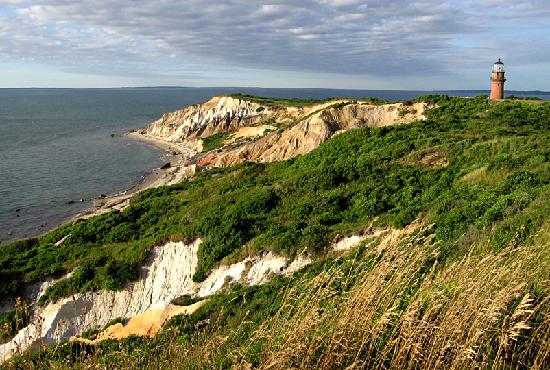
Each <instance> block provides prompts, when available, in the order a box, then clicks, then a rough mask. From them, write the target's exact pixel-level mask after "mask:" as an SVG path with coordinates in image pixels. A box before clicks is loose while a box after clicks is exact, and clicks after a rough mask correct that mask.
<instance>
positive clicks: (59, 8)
mask: <svg viewBox="0 0 550 370" xmlns="http://www.w3.org/2000/svg"><path fill="white" fill-rule="evenodd" d="M548 4H549V2H548V1H546V0H541V1H530V2H522V1H507V0H491V1H487V2H481V3H480V2H474V1H472V2H471V3H470V2H467V1H466V2H465V1H435V0H421V1H413V2H411V1H405V0H394V1H384V0H277V1H271V2H252V1H244V0H226V1H199V0H188V1H179V2H174V1H168V0H156V1H143V0H104V1H101V2H91V1H86V2H75V1H68V0H44V1H41V2H40V3H39V5H37V4H36V3H33V2H27V1H24V0H0V61H2V60H3V61H34V62H40V63H50V64H54V65H58V66H61V67H62V68H64V69H66V70H69V71H75V72H78V71H79V70H86V71H87V72H91V73H118V74H124V73H128V74H135V73H144V74H152V75H154V74H159V73H160V74H162V73H167V71H168V72H169V73H172V74H178V73H187V74H200V73H201V71H202V72H203V73H207V71H205V70H204V69H205V66H208V67H209V68H231V67H234V68H255V69H260V70H261V69H265V70H292V71H306V72H319V73H340V74H365V75H369V74H370V75H378V76H394V77H399V76H404V75H407V76H411V75H413V76H423V75H434V74H436V75H437V74H444V73H449V72H451V73H452V72H453V68H454V67H453V65H452V63H450V62H449V61H450V60H453V58H456V57H460V58H461V59H462V60H464V61H465V62H464V63H465V64H468V63H476V62H477V61H481V60H485V63H486V60H487V58H489V59H490V60H492V59H493V58H494V57H496V56H498V55H501V54H499V52H500V50H499V48H507V52H508V53H514V52H517V54H518V55H519V58H521V59H522V60H523V61H524V62H535V61H534V60H533V58H534V57H535V56H536V57H537V58H539V59H538V60H537V62H548V61H550V55H549V54H548V53H540V52H537V51H536V50H529V49H528V48H526V47H525V45H524V44H522V43H521V42H520V39H521V35H523V34H525V33H527V34H528V35H532V36H533V37H538V42H539V45H540V47H539V48H537V49H538V50H541V49H544V48H546V50H548V47H550V40H549V39H548V35H546V37H544V35H545V32H547V31H546V30H547V27H546V26H544V24H545V21H547V19H548V16H549V15H550V5H548ZM503 25H506V27H502V26H503ZM527 25H537V26H536V27H534V29H530V28H529V26H527ZM537 27H538V28H537ZM502 30H505V31H502ZM518 35H519V36H518ZM510 48H512V50H511V49H510ZM540 58H542V59H543V60H542V61H541V60H540Z"/></svg>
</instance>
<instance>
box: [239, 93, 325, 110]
mask: <svg viewBox="0 0 550 370" xmlns="http://www.w3.org/2000/svg"><path fill="white" fill-rule="evenodd" d="M230 96H231V97H232V98H235V99H242V100H247V101H250V102H253V103H258V104H260V105H263V106H266V107H272V108H282V107H308V106H311V105H316V104H320V103H324V102H326V101H329V100H332V99H324V100H319V99H297V98H292V99H285V98H272V97H264V96H256V95H249V94H232V95H230Z"/></svg>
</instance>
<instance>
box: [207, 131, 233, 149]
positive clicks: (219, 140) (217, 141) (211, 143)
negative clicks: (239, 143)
mask: <svg viewBox="0 0 550 370" xmlns="http://www.w3.org/2000/svg"><path fill="white" fill-rule="evenodd" d="M230 135H231V132H218V133H217V134H214V135H210V136H207V137H205V138H203V139H202V152H203V153H206V152H209V151H211V150H214V149H218V148H221V147H222V146H223V142H224V141H225V139H227V138H228V137H229V136H230Z"/></svg>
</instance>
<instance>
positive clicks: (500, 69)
mask: <svg viewBox="0 0 550 370" xmlns="http://www.w3.org/2000/svg"><path fill="white" fill-rule="evenodd" d="M504 81H506V79H505V78H504V63H502V62H501V61H500V58H498V61H497V62H495V64H493V72H491V96H490V97H489V99H491V100H502V99H504Z"/></svg>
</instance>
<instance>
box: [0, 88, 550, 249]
mask: <svg viewBox="0 0 550 370" xmlns="http://www.w3.org/2000/svg"><path fill="white" fill-rule="evenodd" d="M236 92H242V93H247V94H256V95H263V96H274V97H287V98H291V97H298V98H329V97H343V96H345V97H357V98H359V97H367V96H373V97H378V98H384V99H389V100H397V99H410V98H414V97H415V96H418V95H423V94H426V93H427V92H424V91H396V90H331V89H258V88H162V87H160V88H121V89H0V243H5V242H7V241H10V240H14V239H19V238H23V237H28V236H33V235H38V234H41V233H43V232H44V231H46V230H49V229H51V228H53V227H54V226H56V225H59V224H60V223H61V222H63V221H64V220H66V219H68V218H69V217H71V216H73V215H75V214H77V213H79V212H80V211H82V210H83V209H85V208H87V207H89V206H90V202H89V201H85V202H78V201H77V200H79V199H88V200H89V199H92V198H94V197H97V196H99V195H101V194H107V195H110V194H115V193H118V192H121V191H124V190H126V189H128V188H130V187H131V186H132V185H134V184H135V183H136V182H137V181H138V180H139V179H140V177H141V176H143V175H144V174H146V173H147V172H149V171H151V170H152V169H153V168H155V167H158V166H159V165H160V164H161V163H162V162H163V157H164V153H163V152H161V151H160V150H158V149H156V148H154V147H151V146H150V145H148V144H145V143H142V142H137V141H134V140H132V139H130V138H128V137H125V136H123V135H122V134H124V133H126V132H128V131H129V130H131V129H139V128H143V127H145V126H146V125H147V124H148V123H150V122H152V121H153V120H155V119H157V118H158V117H159V116H160V115H162V113H164V112H167V111H172V110H175V109H179V108H182V107H185V106H188V105H191V104H196V103H200V102H203V101H206V100H208V99H209V98H211V97H212V96H215V95H221V94H231V93H236ZM444 93H448V94H450V95H460V96H473V95H479V94H487V91H481V90H478V91H447V92H444ZM510 93H513V94H514V95H516V96H522V95H529V96H539V97H541V98H543V99H549V98H550V95H545V94H540V93H537V92H531V93H522V92H510ZM111 134H115V136H114V137H112V136H111ZM70 201H77V202H75V203H71V204H69V202H70Z"/></svg>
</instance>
